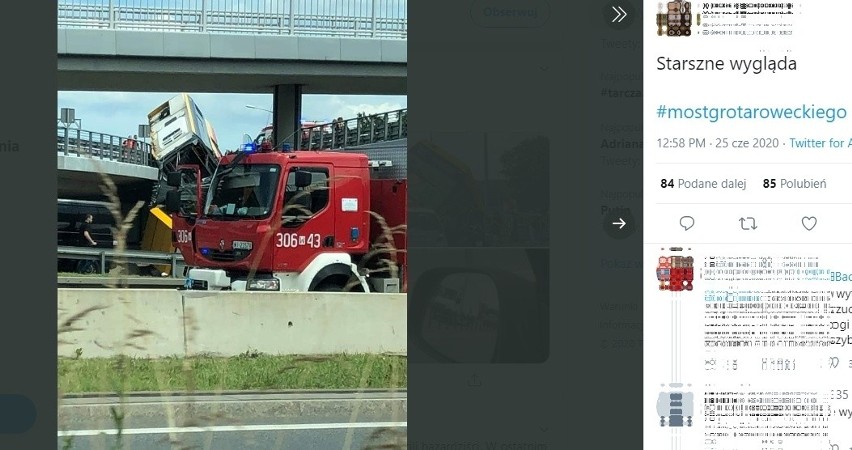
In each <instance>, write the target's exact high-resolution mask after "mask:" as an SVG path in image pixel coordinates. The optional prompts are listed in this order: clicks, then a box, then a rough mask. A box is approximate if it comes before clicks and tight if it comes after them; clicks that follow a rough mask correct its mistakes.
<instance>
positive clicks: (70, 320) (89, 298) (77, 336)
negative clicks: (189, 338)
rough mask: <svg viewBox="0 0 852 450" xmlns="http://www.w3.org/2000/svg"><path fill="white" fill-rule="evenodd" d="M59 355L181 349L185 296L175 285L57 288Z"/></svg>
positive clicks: (146, 354) (143, 354)
mask: <svg viewBox="0 0 852 450" xmlns="http://www.w3.org/2000/svg"><path fill="white" fill-rule="evenodd" d="M57 291H58V303H59V304H58V307H59V355H60V356H74V354H75V352H76V350H77V349H82V355H81V356H82V357H84V358H98V357H107V356H114V355H118V354H125V355H128V356H134V357H140V358H157V357H164V356H173V355H183V354H184V352H185V350H184V332H183V328H184V327H183V299H182V297H181V294H180V291H178V290H175V289H169V290H161V289H58V290H57Z"/></svg>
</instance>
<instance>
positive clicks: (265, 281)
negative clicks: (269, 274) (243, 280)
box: [246, 278, 281, 291]
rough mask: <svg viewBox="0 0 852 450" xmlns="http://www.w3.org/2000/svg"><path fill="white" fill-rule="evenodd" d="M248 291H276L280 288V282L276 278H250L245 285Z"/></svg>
mask: <svg viewBox="0 0 852 450" xmlns="http://www.w3.org/2000/svg"><path fill="white" fill-rule="evenodd" d="M246 290H248V291H278V290H281V282H280V281H279V280H278V278H262V279H259V280H251V281H249V283H248V286H247V287H246Z"/></svg>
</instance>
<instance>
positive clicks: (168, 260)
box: [57, 246, 183, 278]
mask: <svg viewBox="0 0 852 450" xmlns="http://www.w3.org/2000/svg"><path fill="white" fill-rule="evenodd" d="M57 254H58V255H59V258H60V259H86V260H90V261H99V262H100V269H101V275H105V274H106V267H107V264H106V263H107V261H110V262H114V261H116V260H123V261H125V262H127V263H130V264H169V265H171V268H172V273H171V276H172V278H177V277H178V264H180V265H183V255H181V254H180V253H162V252H146V251H140V250H125V251H124V252H123V253H119V252H118V251H117V250H114V249H99V248H89V247H69V246H59V247H58V251H57ZM181 276H182V274H181Z"/></svg>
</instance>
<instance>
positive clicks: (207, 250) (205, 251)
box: [201, 248, 210, 255]
mask: <svg viewBox="0 0 852 450" xmlns="http://www.w3.org/2000/svg"><path fill="white" fill-rule="evenodd" d="M201 254H202V255H208V254H210V249H209V248H202V249H201Z"/></svg>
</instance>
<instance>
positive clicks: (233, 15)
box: [57, 0, 408, 39]
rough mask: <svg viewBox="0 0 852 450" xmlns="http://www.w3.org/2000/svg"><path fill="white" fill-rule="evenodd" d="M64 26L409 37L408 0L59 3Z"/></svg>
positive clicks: (75, 0) (96, 0)
mask: <svg viewBox="0 0 852 450" xmlns="http://www.w3.org/2000/svg"><path fill="white" fill-rule="evenodd" d="M57 21H58V25H59V28H90V29H112V30H141V31H180V32H196V33H231V34H256V35H257V34H261V35H264V34H273V35H293V36H331V37H365V38H382V39H407V36H408V2H407V0H59V2H58V14H57Z"/></svg>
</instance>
